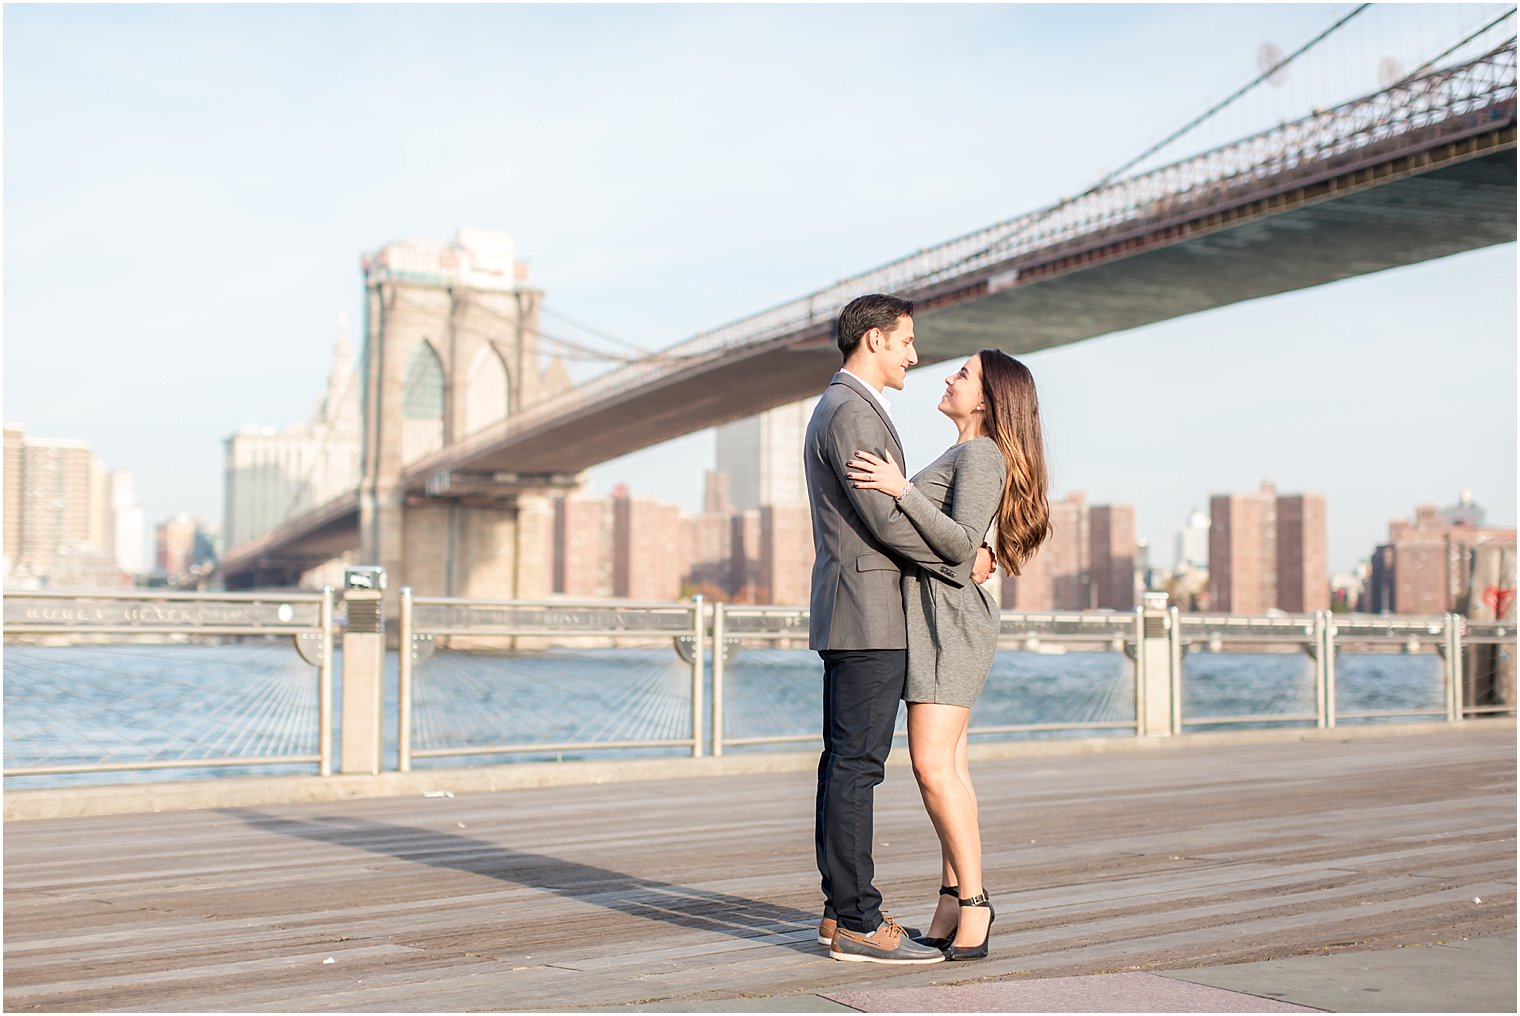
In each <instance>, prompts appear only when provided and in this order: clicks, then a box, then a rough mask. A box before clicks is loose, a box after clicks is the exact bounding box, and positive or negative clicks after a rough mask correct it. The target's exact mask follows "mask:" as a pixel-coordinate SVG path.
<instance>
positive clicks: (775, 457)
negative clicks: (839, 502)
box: [717, 397, 818, 511]
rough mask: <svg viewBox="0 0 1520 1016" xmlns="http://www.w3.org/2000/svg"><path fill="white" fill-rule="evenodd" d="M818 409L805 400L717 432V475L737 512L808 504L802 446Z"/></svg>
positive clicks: (736, 423)
mask: <svg viewBox="0 0 1520 1016" xmlns="http://www.w3.org/2000/svg"><path fill="white" fill-rule="evenodd" d="M817 405H818V399H817V398H816V397H813V398H809V399H804V400H803V401H801V402H793V403H791V404H789V405H785V406H777V407H776V408H775V409H768V410H766V411H765V412H763V413H760V414H759V415H757V416H751V417H748V418H746V419H743V420H735V421H734V422H733V423H725V424H723V425H722V426H721V427H719V428H717V471H718V472H719V473H722V474H724V475H725V476H727V477H728V494H729V499H730V501H731V503H732V504H733V507H734V509H735V510H737V511H755V510H758V509H760V508H762V507H765V506H767V505H776V506H785V505H805V504H807V503H808V500H807V480H806V477H805V476H804V475H803V471H802V441H803V437H804V436H805V435H806V433H807V425H808V419H809V418H810V417H811V416H812V415H813V409H814V407H815V406H817Z"/></svg>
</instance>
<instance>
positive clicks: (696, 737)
mask: <svg viewBox="0 0 1520 1016" xmlns="http://www.w3.org/2000/svg"><path fill="white" fill-rule="evenodd" d="M691 616H692V624H691V757H692V758H701V757H702V713H703V709H702V675H703V672H704V671H703V667H704V666H705V664H706V659H705V657H706V646H705V645H704V643H705V642H706V641H707V640H706V638H704V636H705V635H706V634H707V603H706V601H705V600H703V598H702V597H701V596H700V595H697V596H693V597H692V598H691Z"/></svg>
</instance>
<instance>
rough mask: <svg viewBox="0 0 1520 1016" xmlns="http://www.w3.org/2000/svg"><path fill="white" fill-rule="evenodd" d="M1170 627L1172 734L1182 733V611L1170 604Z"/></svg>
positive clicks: (1168, 635) (1168, 639)
mask: <svg viewBox="0 0 1520 1016" xmlns="http://www.w3.org/2000/svg"><path fill="white" fill-rule="evenodd" d="M1168 614H1169V615H1170V617H1171V621H1172V627H1171V630H1170V631H1168V632H1167V644H1168V647H1169V648H1170V650H1171V666H1170V668H1168V669H1169V675H1168V676H1169V677H1170V678H1171V697H1172V736H1174V737H1175V736H1176V735H1178V734H1180V733H1182V612H1181V611H1179V610H1178V609H1177V605H1176V604H1172V606H1171V608H1170V609H1169V610H1168Z"/></svg>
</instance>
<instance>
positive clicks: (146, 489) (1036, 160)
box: [3, 4, 1516, 571]
mask: <svg viewBox="0 0 1520 1016" xmlns="http://www.w3.org/2000/svg"><path fill="white" fill-rule="evenodd" d="M1351 9H1352V6H1351V5H1325V6H1318V5H1257V6H1250V5H1223V6H1210V5H1156V6H1142V5H1116V6H1100V5H1048V6H1024V5H963V6H919V5H892V6H874V5H841V6H805V5H793V6H699V5H689V6H687V5H683V6H633V5H618V6H597V7H579V6H568V5H561V6H495V5H491V6H487V5H468V6H412V5H385V6H369V5H349V6H342V5H336V6H331V5H330V6H292V5H268V6H265V5H245V6H194V5H183V6H181V5H171V6H85V5H57V6H42V5H35V6H34V5H28V6H16V5H8V6H6V7H5V8H4V15H3V17H4V71H3V76H4V77H3V81H4V113H5V120H4V141H5V163H4V213H5V220H4V226H5V230H4V245H5V246H4V254H5V265H4V267H5V279H4V281H5V287H4V296H5V303H4V328H5V333H4V339H5V342H4V410H3V411H4V417H5V420H6V421H7V422H14V423H21V424H23V425H24V426H25V427H26V429H27V433H28V435H29V436H32V437H38V438H79V439H84V440H87V441H89V442H90V443H91V445H92V446H93V447H94V449H95V451H96V452H97V453H98V454H99V455H100V456H101V457H102V458H103V459H104V460H105V462H106V464H107V466H108V467H109V468H113V469H126V470H129V471H131V472H132V473H133V475H134V477H135V480H136V484H137V488H138V493H139V496H140V497H141V499H142V501H143V504H144V508H145V511H146V514H147V517H148V519H149V521H150V523H151V522H156V521H160V520H162V519H164V518H167V517H169V516H171V515H173V514H175V513H178V512H182V511H183V512H190V513H193V514H199V515H201V516H203V517H204V518H206V519H208V520H211V521H214V522H215V521H219V520H220V518H221V513H222V483H223V478H222V457H223V441H224V440H225V439H226V437H228V436H229V435H230V434H232V433H233V432H234V431H236V430H237V429H239V428H240V427H243V426H247V425H255V424H257V425H266V426H283V425H286V424H290V423H296V422H299V421H302V420H305V419H307V418H308V417H309V416H310V414H311V412H312V408H313V403H314V401H315V400H316V399H317V398H318V397H319V395H320V394H321V392H322V390H323V386H324V384H325V379H326V376H327V372H328V370H329V369H330V366H331V356H332V347H333V344H334V343H335V341H336V340H337V337H338V321H339V318H340V316H343V315H347V316H348V317H349V319H350V320H352V321H355V322H357V321H359V320H360V319H361V316H360V310H359V308H360V304H361V299H362V279H361V275H360V270H359V261H360V257H361V256H362V255H363V254H364V253H365V252H367V251H371V250H374V249H377V248H378V247H380V246H382V245H384V244H385V243H387V242H390V241H393V240H399V239H403V238H405V237H409V236H419V237H432V238H435V239H438V240H445V239H447V238H449V237H450V236H452V235H453V232H454V230H455V229H456V228H457V227H460V226H474V227H480V228H488V229H500V230H505V231H507V232H509V233H511V234H512V235H513V237H514V238H515V242H516V248H517V252H518V257H520V258H526V259H528V260H529V261H530V262H531V266H532V267H531V271H532V280H533V283H534V284H535V285H536V286H539V287H541V288H542V289H543V290H544V291H545V294H546V296H545V306H546V308H547V312H546V316H545V319H544V328H545V330H546V331H553V332H555V333H556V334H561V335H564V336H566V337H571V338H574V339H576V340H577V341H580V342H584V343H586V344H588V345H592V346H598V347H599V348H604V349H609V350H611V349H615V348H616V347H615V346H613V345H612V344H610V343H607V342H605V341H602V340H600V339H597V338H595V337H594V336H592V335H591V334H590V333H588V332H583V331H579V330H577V328H576V327H574V326H572V325H570V324H568V323H566V322H565V321H564V320H563V319H562V318H558V317H555V316H553V315H555V314H562V315H565V316H567V317H568V318H570V319H573V320H574V321H577V322H583V323H585V324H586V325H589V326H591V327H592V328H594V329H596V330H598V331H600V332H603V333H606V334H608V335H611V336H614V337H616V338H618V339H620V340H622V341H625V342H628V343H633V344H636V345H638V346H640V347H643V348H646V349H658V348H662V347H664V346H669V345H672V344H674V343H676V342H679V341H682V340H684V339H686V338H689V337H690V336H691V335H693V334H695V333H697V332H699V331H702V330H705V329H708V328H712V327H714V326H717V325H720V324H723V323H725V322H728V321H730V320H733V319H736V318H741V317H744V316H746V315H748V314H751V313H753V312H756V311H758V310H761V309H764V308H766V307H769V306H772V305H774V304H777V303H781V302H784V301H787V300H789V299H792V298H794V297H798V296H801V295H803V294H806V293H808V292H810V291H812V290H815V289H819V288H822V287H824V286H827V285H829V284H831V283H833V282H834V281H836V280H837V279H840V278H844V277H847V276H849V275H852V274H855V273H857V272H860V271H863V270H865V269H868V268H871V267H873V266H875V265H877V264H880V263H882V262H884V261H888V260H891V259H893V258H896V257H899V256H902V255H905V254H908V253H911V252H913V251H915V250H917V249H919V248H920V247H925V246H929V245H932V244H934V243H937V242H940V241H943V240H946V239H949V238H951V237H954V236H957V235H960V234H962V233H965V232H969V231H971V230H973V229H976V228H979V227H982V226H985V225H989V224H991V223H993V222H997V221H1000V220H1003V219H1006V218H1010V217H1013V216H1015V215H1019V214H1022V213H1025V212H1029V211H1032V210H1035V209H1038V208H1041V207H1044V206H1047V205H1049V204H1051V203H1053V202H1055V201H1057V200H1059V199H1060V198H1062V197H1063V196H1069V195H1072V194H1075V193H1079V192H1080V191H1082V190H1084V189H1085V188H1086V187H1087V186H1089V185H1091V184H1092V183H1094V182H1095V181H1097V180H1098V179H1101V178H1102V177H1103V176H1105V175H1106V174H1107V173H1109V172H1111V171H1113V170H1115V169H1118V168H1119V167H1121V166H1123V165H1124V164H1126V163H1127V162H1128V161H1129V160H1130V159H1131V158H1132V157H1134V156H1136V155H1139V154H1140V153H1142V152H1144V151H1145V150H1146V149H1147V148H1148V147H1150V146H1151V145H1152V143H1154V142H1157V141H1160V140H1161V139H1163V138H1165V137H1167V136H1168V135H1169V134H1170V133H1172V131H1173V130H1174V129H1176V128H1178V127H1180V126H1182V125H1183V124H1186V123H1187V122H1188V121H1190V120H1192V119H1193V118H1194V117H1195V116H1197V115H1198V114H1200V113H1202V112H1203V111H1204V110H1205V109H1207V108H1208V107H1209V106H1210V105H1212V104H1213V103H1215V102H1216V101H1218V100H1221V99H1223V98H1224V97H1226V96H1227V95H1229V94H1231V93H1232V92H1233V91H1235V90H1236V89H1237V88H1238V87H1239V86H1241V85H1244V84H1246V83H1248V82H1249V81H1251V80H1252V79H1253V78H1254V77H1255V76H1256V75H1257V74H1258V73H1259V71H1260V69H1261V67H1262V65H1261V63H1260V61H1261V60H1262V58H1263V55H1264V54H1266V53H1270V52H1272V51H1273V49H1272V48H1273V47H1275V51H1276V52H1279V53H1288V52H1292V51H1293V49H1295V48H1296V47H1297V46H1298V45H1300V44H1302V43H1305V42H1307V41H1308V40H1310V39H1311V38H1312V37H1313V36H1315V35H1316V34H1318V33H1319V32H1320V31H1321V30H1324V29H1326V28H1328V27H1329V26H1330V25H1331V24H1332V23H1333V22H1335V21H1336V20H1337V19H1339V18H1341V17H1343V16H1344V15H1345V14H1347V13H1348V12H1349V11H1350V10H1351ZM1507 9H1508V10H1513V8H1506V7H1503V6H1494V5H1481V4H1479V5H1469V4H1441V5H1409V6H1381V5H1380V6H1375V7H1373V8H1371V9H1370V10H1369V11H1367V12H1366V13H1364V14H1361V15H1358V16H1357V17H1355V18H1354V19H1353V20H1352V21H1350V22H1348V23H1347V24H1346V26H1345V27H1344V28H1342V29H1340V30H1339V31H1338V33H1337V35H1335V36H1334V37H1332V39H1331V40H1329V41H1327V42H1326V43H1324V44H1323V45H1322V46H1320V47H1318V48H1315V49H1312V50H1311V51H1310V52H1309V53H1308V54H1306V55H1305V56H1304V57H1302V58H1300V59H1299V60H1298V61H1296V62H1294V63H1293V64H1292V65H1290V66H1289V67H1288V68H1287V71H1286V73H1285V75H1283V76H1281V79H1280V80H1278V79H1274V81H1273V82H1272V83H1270V84H1266V85H1262V86H1259V87H1257V88H1255V89H1253V90H1251V91H1250V92H1249V93H1248V94H1247V95H1246V97H1245V98H1244V99H1242V100H1240V101H1239V102H1237V103H1234V104H1232V105H1231V106H1229V107H1228V108H1227V109H1226V110H1225V111H1224V112H1223V113H1221V114H1220V115H1219V116H1217V117H1215V118H1213V119H1211V120H1210V121H1208V122H1207V123H1206V124H1205V125H1204V126H1203V127H1202V128H1200V129H1198V130H1195V131H1192V132H1190V133H1188V134H1186V135H1185V136H1184V137H1183V138H1182V139H1180V140H1179V141H1178V142H1176V143H1175V144H1173V145H1171V146H1170V147H1168V148H1165V149H1163V150H1162V151H1161V152H1159V153H1157V154H1156V155H1155V156H1153V157H1151V158H1150V159H1149V160H1148V161H1147V162H1145V163H1142V165H1143V166H1153V165H1160V164H1163V163H1165V162H1168V161H1172V160H1175V159H1178V158H1181V157H1184V156H1188V155H1192V154H1195V153H1197V152H1200V151H1204V150H1206V149H1208V148H1209V147H1211V146H1213V145H1215V144H1219V143H1222V142H1224V141H1227V140H1231V139H1233V138H1238V137H1242V136H1245V135H1247V134H1249V133H1251V132H1253V131H1255V130H1258V129H1260V128H1262V127H1264V126H1267V125H1269V124H1272V123H1276V122H1278V121H1279V120H1284V119H1293V118H1294V117H1296V116H1299V115H1302V114H1304V113H1306V112H1307V111H1308V110H1309V109H1310V108H1312V107H1314V106H1320V105H1329V104H1331V103H1334V102H1337V101H1341V100H1344V99H1346V98H1350V97H1351V96H1353V95H1356V94H1361V93H1364V92H1367V91H1372V90H1375V89H1376V88H1377V87H1378V86H1379V81H1380V80H1391V78H1389V75H1391V76H1392V78H1397V77H1398V76H1399V75H1400V74H1402V73H1407V72H1409V71H1411V70H1413V69H1414V68H1415V67H1417V66H1418V65H1419V64H1420V63H1421V62H1423V61H1424V60H1427V59H1429V58H1431V57H1434V56H1436V55H1437V54H1438V53H1439V52H1440V51H1441V50H1442V49H1443V48H1444V47H1445V46H1446V45H1447V44H1449V43H1451V42H1455V41H1457V40H1458V39H1461V38H1462V37H1464V36H1465V35H1467V34H1469V32H1470V31H1472V30H1474V29H1476V28H1479V27H1481V26H1482V25H1484V24H1485V23H1487V22H1488V21H1490V20H1491V19H1493V18H1494V17H1496V16H1498V15H1501V14H1502V13H1503V12H1504V11H1505V10H1507ZM1514 24H1515V21H1514V18H1513V16H1511V17H1510V18H1509V19H1508V20H1507V21H1506V22H1504V23H1503V24H1502V25H1501V26H1499V27H1498V28H1496V29H1494V30H1493V31H1491V32H1489V33H1488V34H1487V35H1484V36H1482V37H1480V39H1479V40H1478V41H1477V42H1475V43H1474V44H1473V45H1475V46H1476V45H1479V44H1481V43H1483V42H1485V41H1488V40H1493V42H1494V43H1497V42H1498V41H1500V40H1501V39H1502V38H1504V37H1508V35H1510V34H1512V33H1513V32H1514ZM1468 51H1471V48H1469V50H1468ZM1179 69H1182V70H1183V71H1185V72H1179ZM1515 260H1516V259H1515V246H1514V244H1507V245H1503V246H1501V247H1497V248H1490V249H1486V250H1480V251H1475V252H1471V253H1467V254H1462V255H1457V256H1454V257H1449V258H1445V259H1442V260H1439V261H1436V262H1430V263H1427V264H1423V265H1416V266H1411V267H1408V268H1402V269H1396V270H1393V271H1388V272H1383V273H1379V274H1377V275H1372V276H1365V277H1362V278H1358V279H1353V280H1348V281H1345V282H1340V283H1336V284H1332V285H1328V286H1322V287H1318V288H1315V289H1311V290H1306V291H1303V292H1299V293H1291V294H1285V295H1281V296H1276V297H1270V298H1266V299H1261V300H1255V301H1251V302H1248V303H1242V304H1237V305H1234V306H1232V307H1227V308H1221V309H1218V310H1214V311H1209V312H1205V313H1201V314H1196V315H1192V316H1189V317H1185V318H1180V319H1177V320H1174V321H1169V322H1162V323H1159V324H1155V325H1151V326H1148V327H1146V328H1142V329H1136V330H1133V331H1130V332H1125V333H1121V334H1116V335H1112V336H1106V337H1104V338H1100V339H1094V340H1089V341H1087V342H1084V343H1080V344H1077V345H1073V346H1068V347H1064V348H1061V349H1057V350H1050V351H1046V352H1041V353H1037V354H1033V355H1031V356H1029V357H1028V358H1027V361H1028V363H1029V366H1030V368H1031V370H1032V371H1033V372H1034V375H1035V377H1036V380H1037V382H1038V385H1039V388H1040V395H1041V402H1042V407H1043V411H1044V414H1045V427H1046V434H1047V438H1048V442H1049V446H1050V452H1051V466H1052V482H1053V487H1054V492H1055V493H1056V494H1062V493H1065V492H1069V491H1073V490H1082V491H1085V492H1086V493H1087V496H1088V498H1089V500H1090V501H1091V502H1094V503H1108V502H1125V503H1129V504H1133V505H1134V506H1135V508H1136V515H1137V530H1138V533H1139V535H1140V536H1142V537H1145V538H1146V539H1148V540H1149V542H1150V543H1151V544H1152V546H1153V547H1154V548H1156V549H1155V551H1153V560H1155V561H1157V562H1158V563H1161V564H1166V563H1169V561H1170V556H1171V546H1172V539H1173V534H1174V532H1175V530H1176V528H1177V527H1178V526H1180V525H1182V524H1183V523H1184V522H1185V521H1186V518H1187V514H1188V512H1189V510H1190V509H1193V508H1198V509H1202V510H1205V511H1206V510H1207V505H1208V498H1209V495H1210V494H1211V493H1219V492H1229V491H1247V490H1254V489H1255V488H1256V486H1257V485H1258V484H1259V483H1260V482H1261V481H1262V480H1263V479H1271V480H1272V481H1274V482H1275V483H1276V484H1277V486H1278V489H1279V490H1280V491H1282V492H1284V493H1294V492H1299V491H1317V492H1320V493H1323V494H1325V495H1326V496H1327V498H1328V501H1329V529H1330V533H1329V539H1330V563H1331V566H1332V568H1333V569H1335V570H1338V571H1342V570H1347V569H1349V568H1351V567H1352V566H1353V565H1354V563H1355V562H1356V561H1357V560H1358V559H1359V558H1363V557H1365V556H1366V555H1367V554H1368V553H1369V552H1370V550H1371V548H1372V547H1373V546H1374V545H1375V544H1377V543H1379V542H1382V540H1383V539H1384V538H1385V537H1386V528H1387V523H1388V520H1390V519H1392V518H1394V517H1398V516H1402V515H1408V514H1410V513H1411V512H1412V511H1413V508H1414V506H1415V505H1416V504H1420V503H1428V502H1434V503H1438V504H1449V503H1452V502H1454V501H1455V500H1456V498H1457V495H1458V493H1459V491H1460V490H1462V489H1464V488H1465V489H1470V490H1471V491H1472V493H1473V495H1474V496H1475V497H1476V498H1477V500H1478V501H1479V502H1480V503H1482V504H1483V505H1485V506H1486V507H1487V509H1488V513H1489V521H1490V522H1491V523H1493V524H1504V525H1514V523H1515V514H1516V513H1515V501H1516V316H1515V307H1516V283H1515V277H1516V263H1515ZM575 369H576V372H577V376H578V377H581V378H584V377H587V376H590V375H592V374H594V373H596V372H597V371H599V370H602V369H606V368H605V367H603V366H601V365H597V364H579V365H577V366H576V368H575ZM947 369H948V368H947V367H943V366H936V367H929V368H925V369H922V370H919V371H915V372H914V373H913V374H912V375H910V379H909V384H908V387H907V388H906V390H905V391H904V392H902V393H901V394H898V395H896V396H895V397H894V414H895V416H896V419H897V422H898V424H899V430H901V431H902V432H903V434H904V438H905V451H906V453H907V455H908V457H909V465H910V467H911V466H915V465H920V466H921V465H923V464H926V463H927V462H929V461H930V460H931V459H933V458H934V457H935V455H937V454H938V452H939V451H940V450H941V449H942V448H943V447H944V446H945V445H946V444H948V443H949V442H950V441H951V440H952V439H953V436H954V435H953V431H952V429H951V428H950V426H949V424H948V423H947V422H946V421H944V420H943V418H941V417H938V416H937V414H936V413H935V411H934V405H935V403H936V402H937V398H938V391H939V380H940V378H941V377H943V375H944V374H945V373H946V372H947ZM712 457H713V438H712V432H711V431H710V430H708V431H703V432H698V433H696V434H693V435H690V436H688V437H686V438H682V439H679V440H677V441H673V442H670V443H668V444H666V445H662V446H659V447H657V448H653V449H649V450H646V451H644V452H640V453H637V454H635V455H631V456H627V457H625V458H623V459H619V460H616V461H614V462H610V463H606V464H604V465H602V466H599V467H597V468H595V469H593V470H591V472H590V474H589V479H590V490H591V491H592V492H593V493H600V492H605V491H607V490H608V489H610V488H611V487H612V486H613V485H614V484H616V483H618V482H620V481H622V482H627V483H628V484H629V486H630V487H631V488H632V490H633V492H634V493H635V494H636V495H638V494H647V495H650V496H659V497H661V498H664V499H667V500H674V501H677V502H678V503H680V504H681V505H682V506H683V507H684V508H686V509H687V510H696V509H697V508H698V507H699V506H700V501H701V484H702V471H703V469H705V468H710V467H711V465H712ZM656 477H658V479H656Z"/></svg>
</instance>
